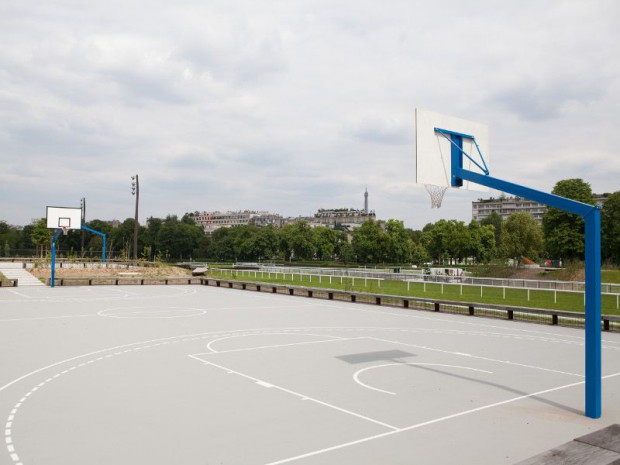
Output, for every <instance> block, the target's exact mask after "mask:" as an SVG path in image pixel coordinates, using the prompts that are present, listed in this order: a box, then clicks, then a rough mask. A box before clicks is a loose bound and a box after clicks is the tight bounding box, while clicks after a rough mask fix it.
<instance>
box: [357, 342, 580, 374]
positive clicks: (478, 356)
mask: <svg viewBox="0 0 620 465" xmlns="http://www.w3.org/2000/svg"><path fill="white" fill-rule="evenodd" d="M367 339H372V340H375V341H380V342H388V343H391V344H400V345H403V346H407V347H415V348H416V349H423V350H430V351H431V352H439V353H442V354H449V355H457V356H460V357H468V358H475V359H477V360H484V361H485V362H495V363H503V364H505V365H511V366H517V367H523V368H532V369H534V370H541V371H548V372H550V373H559V374H561V375H569V376H577V377H579V378H583V377H584V375H582V374H578V373H570V372H568V371H561V370H554V369H552V368H544V367H538V366H535V365H527V364H525V363H517V362H511V361H510V360H498V359H494V358H489V357H482V356H480V355H472V354H464V353H462V352H454V351H451V350H443V349H436V348H434V347H428V346H421V345H417V344H410V343H408V342H401V341H390V340H389V339H382V338H378V337H373V336H368V337H367Z"/></svg>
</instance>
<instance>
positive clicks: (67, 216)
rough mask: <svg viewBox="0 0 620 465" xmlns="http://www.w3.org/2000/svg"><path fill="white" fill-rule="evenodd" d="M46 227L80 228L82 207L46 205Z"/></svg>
mask: <svg viewBox="0 0 620 465" xmlns="http://www.w3.org/2000/svg"><path fill="white" fill-rule="evenodd" d="M46 217H47V227H48V228H50V229H58V228H66V229H67V230H71V229H82V209H81V208H70V207H47V213H46Z"/></svg>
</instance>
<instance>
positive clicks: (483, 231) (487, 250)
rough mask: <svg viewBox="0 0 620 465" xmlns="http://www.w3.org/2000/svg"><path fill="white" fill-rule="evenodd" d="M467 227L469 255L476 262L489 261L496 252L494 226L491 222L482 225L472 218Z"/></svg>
mask: <svg viewBox="0 0 620 465" xmlns="http://www.w3.org/2000/svg"><path fill="white" fill-rule="evenodd" d="M500 219H501V217H500ZM468 228H469V237H470V245H469V255H470V256H471V257H473V258H474V260H476V262H477V263H489V262H490V261H491V258H493V257H494V256H495V253H496V247H495V226H493V225H492V224H487V225H482V224H481V223H478V222H477V221H475V220H472V221H471V223H469V226H468Z"/></svg>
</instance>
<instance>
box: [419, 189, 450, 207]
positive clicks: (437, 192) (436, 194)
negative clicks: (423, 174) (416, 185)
mask: <svg viewBox="0 0 620 465" xmlns="http://www.w3.org/2000/svg"><path fill="white" fill-rule="evenodd" d="M424 187H425V188H426V192H428V193H429V194H430V196H431V207H432V208H441V201H442V200H443V195H444V194H445V193H446V191H447V190H448V188H447V187H446V186H435V185H433V184H424Z"/></svg>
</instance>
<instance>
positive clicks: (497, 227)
mask: <svg viewBox="0 0 620 465" xmlns="http://www.w3.org/2000/svg"><path fill="white" fill-rule="evenodd" d="M480 225H481V226H493V228H494V231H493V232H494V234H495V247H496V248H499V246H500V245H501V243H502V229H503V227H504V219H503V218H502V215H500V214H499V213H497V212H496V211H493V212H491V214H490V215H489V216H487V217H486V218H485V219H483V220H482V221H480Z"/></svg>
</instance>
